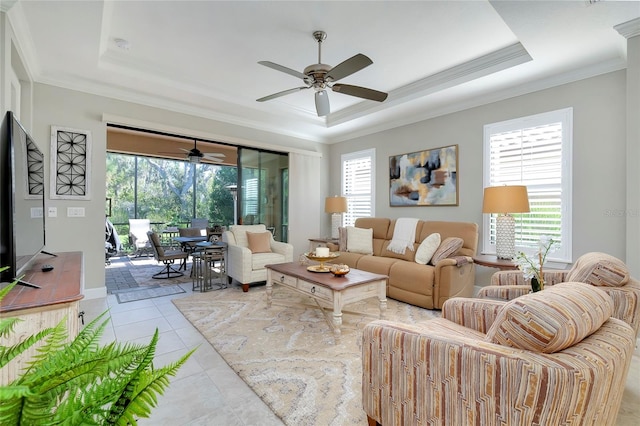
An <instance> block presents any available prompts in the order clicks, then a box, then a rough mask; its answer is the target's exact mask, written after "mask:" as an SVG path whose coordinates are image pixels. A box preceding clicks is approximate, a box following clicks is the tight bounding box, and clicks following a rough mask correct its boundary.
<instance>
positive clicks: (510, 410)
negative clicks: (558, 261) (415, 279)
mask: <svg viewBox="0 0 640 426" xmlns="http://www.w3.org/2000/svg"><path fill="white" fill-rule="evenodd" d="M613 308H614V307H613V301H612V299H611V298H610V297H609V296H608V295H607V294H606V293H605V292H603V291H601V290H599V289H598V288H596V287H594V286H591V285H587V284H583V283H561V284H557V285H555V286H553V287H550V288H548V289H546V290H544V291H542V292H538V293H532V294H527V295H524V296H522V297H519V298H517V299H514V300H512V301H509V302H507V301H496V300H482V299H467V298H453V299H449V300H447V301H446V302H445V304H444V306H443V309H442V318H437V319H433V320H430V321H426V322H424V323H421V324H416V325H407V324H401V323H395V322H390V321H383V320H379V321H374V322H371V323H369V324H368V325H367V326H365V328H364V331H363V345H362V374H363V377H362V402H363V408H364V410H365V412H366V414H367V416H368V417H369V424H370V425H375V424H376V423H377V424H383V425H384V426H392V425H408V424H410V425H427V424H428V425H431V424H440V425H444V424H447V425H449V424H450V425H462V424H481V425H498V424H506V425H532V424H539V425H560V424H590V425H613V424H615V421H616V416H617V413H618V410H619V408H620V404H621V401H622V394H623V392H624V387H625V381H626V376H627V373H628V370H629V365H630V362H631V357H632V354H633V350H634V345H635V336H634V332H633V330H632V329H631V327H630V326H629V325H628V324H627V323H625V322H624V321H620V320H618V319H615V318H611V313H612V312H613Z"/></svg>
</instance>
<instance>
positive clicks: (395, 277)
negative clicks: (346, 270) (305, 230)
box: [331, 217, 478, 309]
mask: <svg viewBox="0 0 640 426" xmlns="http://www.w3.org/2000/svg"><path fill="white" fill-rule="evenodd" d="M395 223H396V220H395V219H388V218H373V217H366V218H359V219H356V222H355V226H356V227H357V228H364V229H368V228H371V229H373V254H372V255H366V254H360V253H351V252H347V251H341V252H340V257H339V258H338V259H337V260H336V261H334V263H344V264H347V265H349V267H351V268H357V269H360V270H364V271H369V272H373V273H376V274H384V275H387V276H389V283H388V286H387V296H388V297H390V298H392V299H396V300H400V301H402V302H406V303H410V304H412V305H416V306H420V307H423V308H427V309H441V308H442V305H443V303H444V302H445V301H446V300H447V299H450V298H452V297H472V296H473V286H474V281H475V266H474V264H473V259H472V257H473V256H474V255H475V253H476V249H477V246H478V225H477V224H475V223H470V222H446V221H423V220H419V221H418V224H417V226H416V238H415V242H414V250H409V249H407V250H405V253H404V254H397V253H394V252H392V251H389V250H387V247H388V245H389V243H390V242H391V240H392V238H393V232H394V229H395ZM433 233H439V234H440V236H441V239H442V240H443V241H444V239H446V238H448V237H459V238H462V240H463V245H462V248H460V249H459V250H458V252H457V253H454V254H453V256H452V257H449V258H446V259H442V260H440V261H439V262H438V263H437V264H436V265H435V266H433V265H430V264H427V265H422V264H418V263H416V262H415V254H416V250H417V249H418V247H419V246H420V243H421V242H422V241H423V240H424V239H425V238H426V237H428V236H429V235H431V234H433ZM331 248H332V250H337V249H338V247H337V246H335V245H333V247H331Z"/></svg>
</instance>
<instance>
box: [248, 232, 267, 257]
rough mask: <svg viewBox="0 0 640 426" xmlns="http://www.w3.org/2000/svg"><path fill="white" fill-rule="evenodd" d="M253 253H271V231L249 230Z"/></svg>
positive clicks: (250, 246) (249, 240) (249, 241)
mask: <svg viewBox="0 0 640 426" xmlns="http://www.w3.org/2000/svg"><path fill="white" fill-rule="evenodd" d="M247 242H248V245H249V250H251V253H271V232H269V231H266V232H247Z"/></svg>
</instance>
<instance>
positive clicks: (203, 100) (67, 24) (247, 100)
mask: <svg viewBox="0 0 640 426" xmlns="http://www.w3.org/2000/svg"><path fill="white" fill-rule="evenodd" d="M3 1H5V2H6V1H9V2H11V1H13V0H3ZM5 4H6V3H5ZM8 7H9V12H8V15H9V18H10V20H11V23H12V26H13V27H14V30H15V32H16V34H17V38H18V40H19V43H20V48H21V50H22V53H23V56H24V57H25V62H26V65H27V68H28V70H29V72H30V73H31V74H32V77H33V78H34V80H35V81H37V82H42V83H46V84H52V85H56V86H61V87H66V88H70V89H75V90H81V91H85V92H89V93H94V94H98V95H105V96H110V97H114V98H118V99H123V100H127V101H132V102H139V103H142V104H146V105H151V106H157V107H162V108H166V109H170V110H174V111H178V112H184V113H189V114H193V115H196V116H202V117H206V118H210V119H213V120H221V121H225V122H230V123H234V124H239V125H243V126H248V127H251V128H255V129H261V130H267V131H271V132H275V133H281V134H285V135H289V136H296V137H301V138H305V139H311V140H316V141H320V142H336V141H341V140H345V139H348V138H351V137H355V136H359V135H365V134H368V133H372V132H375V131H380V130H384V129H387V128H392V127H395V126H398V125H401V124H407V123H411V122H415V121H419V120H423V119H426V118H429V117H434V116H437V115H440V114H443V113H448V112H452V111H455V110H459V109H463V108H468V107H470V106H474V105H479V104H483V103H486V102H490V101H494V100H498V99H504V98H507V97H510V96H515V95H518V94H522V93H527V92H530V91H533V90H540V89H542V88H545V87H551V86H554V85H557V84H562V83H565V82H569V81H574V80H577V79H581V78H585V77H589V76H593V75H598V74H601V73H604V72H609V71H613V70H618V69H622V68H625V66H626V39H625V38H624V37H623V36H621V35H620V34H619V33H618V32H617V31H616V30H615V29H614V28H613V27H614V26H616V25H618V24H621V23H624V22H627V21H630V20H632V19H635V18H638V17H640V1H621V2H617V1H599V2H594V0H591V1H588V0H575V1H484V0H477V1H288V2H285V1H178V0H174V1H98V0H91V1H56V0H49V1H33V0H19V1H17V2H15V4H13V5H12V6H11V5H9V6H8ZM5 8H6V7H5ZM314 30H324V31H326V32H327V34H328V36H327V39H326V41H325V42H324V43H323V48H322V62H323V63H326V64H329V65H331V66H335V65H337V64H338V63H340V62H342V61H344V60H345V59H347V58H349V57H351V56H353V55H355V54H356V53H363V54H365V55H367V56H369V57H370V58H371V59H372V60H373V64H372V65H370V66H369V67H367V68H365V69H363V70H361V71H359V72H357V73H355V74H353V75H351V76H348V77H346V78H345V79H343V80H341V81H340V82H341V83H345V84H353V85H358V86H364V87H369V88H372V89H376V90H380V91H385V92H389V97H388V99H387V100H386V101H385V102H383V103H377V102H373V101H363V100H360V99H359V98H355V97H351V96H347V95H344V94H340V93H335V92H330V94H329V98H330V102H331V114H330V115H328V116H327V117H322V118H320V117H318V116H317V115H316V112H315V104H314V98H313V92H312V91H311V90H303V91H301V92H298V93H295V94H292V95H288V96H285V97H281V98H278V99H275V100H272V101H268V102H264V103H259V102H256V99H258V98H260V97H263V96H266V95H269V94H272V93H275V92H279V91H282V90H286V89H290V88H294V87H298V86H301V85H302V84H301V81H300V80H299V79H297V78H295V77H293V76H291V75H288V74H285V73H282V72H278V71H275V70H273V69H270V68H267V67H264V66H262V65H259V64H258V61H263V60H266V61H272V62H275V63H278V64H280V65H284V66H286V67H288V68H292V69H294V70H298V71H300V72H302V70H303V69H304V68H305V67H306V66H307V65H311V64H314V63H316V62H317V59H318V58H317V56H318V52H317V44H316V41H315V40H314V39H313V37H312V32H313V31H314ZM116 38H121V39H125V40H127V41H128V42H129V43H130V47H129V49H128V50H127V49H122V48H119V47H118V46H117V45H116V43H115V39H116Z"/></svg>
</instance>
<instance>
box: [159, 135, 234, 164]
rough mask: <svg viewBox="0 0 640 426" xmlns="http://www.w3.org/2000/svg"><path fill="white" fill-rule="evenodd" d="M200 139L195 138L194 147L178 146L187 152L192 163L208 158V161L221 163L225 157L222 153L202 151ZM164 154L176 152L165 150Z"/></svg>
mask: <svg viewBox="0 0 640 426" xmlns="http://www.w3.org/2000/svg"><path fill="white" fill-rule="evenodd" d="M197 145H198V141H196V140H195V139H194V140H193V148H192V149H185V148H178V149H179V150H180V151H184V152H186V153H187V160H188V161H189V162H190V163H200V160H202V159H206V160H208V161H212V162H214V163H221V162H222V159H223V158H224V157H225V155H224V154H222V153H217V152H202V151H200V150H199V149H198V146H197ZM164 154H176V153H175V152H165V153H164Z"/></svg>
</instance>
